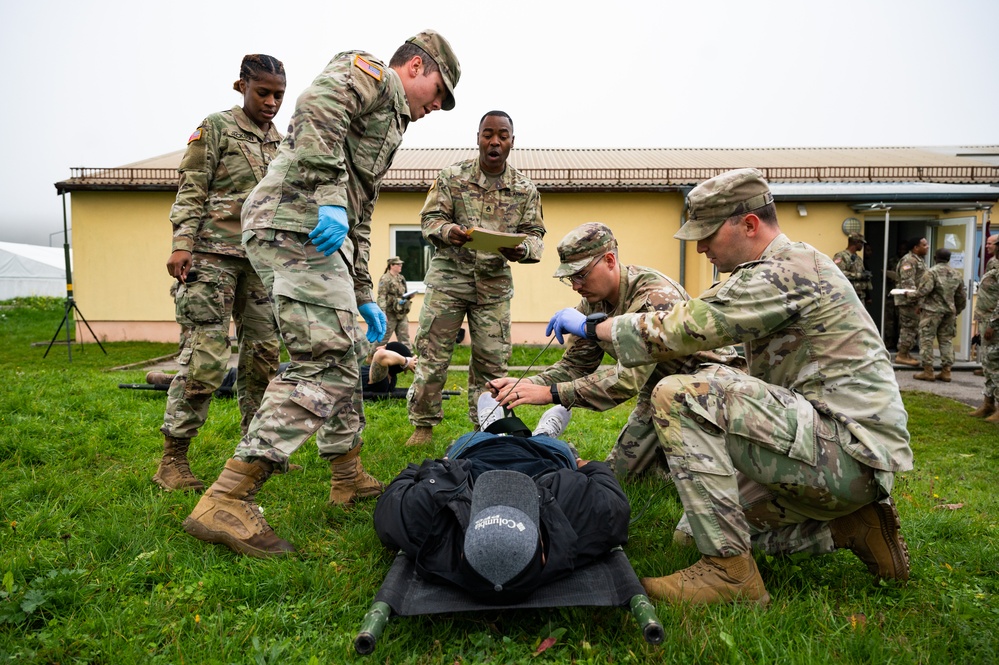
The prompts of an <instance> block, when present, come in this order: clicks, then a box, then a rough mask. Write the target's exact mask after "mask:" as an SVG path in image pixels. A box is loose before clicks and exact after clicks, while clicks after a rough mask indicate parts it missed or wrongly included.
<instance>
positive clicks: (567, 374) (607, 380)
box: [527, 266, 745, 411]
mask: <svg viewBox="0 0 999 665" xmlns="http://www.w3.org/2000/svg"><path fill="white" fill-rule="evenodd" d="M689 298H690V296H688V295H687V292H686V291H684V290H683V287H682V286H680V285H679V284H677V283H676V282H674V281H673V280H672V279H670V278H669V277H667V276H666V275H663V274H662V273H660V272H657V271H655V270H652V269H651V268H643V267H641V266H621V286H620V289H619V290H618V300H617V302H618V305H617V307H614V306H612V305H611V304H610V303H609V302H607V301H606V300H604V301H601V302H598V303H594V304H592V305H591V304H590V303H588V302H587V301H586V300H585V299H584V300H583V301H582V302H580V303H579V305H577V306H576V309H578V310H579V311H580V312H582V313H583V314H591V313H593V312H604V313H606V314H607V315H609V316H616V315H618V314H630V313H635V312H668V311H669V310H670V309H672V307H673V305H675V304H676V303H678V302H682V301H684V300H689ZM569 339H570V342H569V347H568V348H567V349H566V350H565V353H564V354H562V358H561V359H559V361H558V362H556V363H555V364H554V365H552V366H551V367H549V368H548V369H547V370H545V371H544V372H542V373H540V374H538V375H537V376H533V377H531V378H530V379H527V381H529V382H530V383H534V384H538V385H552V384H557V385H558V395H559V401H560V402H561V403H562V404H564V405H566V406H567V407H573V406H583V407H586V408H588V409H593V410H594V411H606V410H608V409H611V408H613V407H615V406H617V405H618V404H621V403H623V402H626V401H628V400H629V399H631V398H632V397H634V396H635V395H638V394H640V397H639V399H643V400H647V399H649V398H650V397H651V395H652V389H653V388H655V387H656V384H657V383H659V381H661V380H662V379H663V378H664V377H666V376H669V375H670V374H689V373H691V372H693V371H694V370H696V369H697V367H698V366H699V365H700V364H701V363H726V364H731V365H735V366H737V367H745V363H744V362H743V361H742V359H741V358H739V356H738V355H737V354H736V353H735V349H733V348H732V347H724V348H721V349H717V350H715V351H699V352H696V353H694V354H692V355H690V356H684V357H681V358H676V359H671V360H666V361H663V362H660V363H649V364H647V365H640V366H638V367H624V366H623V365H621V364H620V363H618V364H616V365H601V364H600V361H601V360H603V357H604V353H609V354H610V355H611V356H612V357H616V352H615V350H614V344H612V343H611V342H603V341H600V342H595V341H591V340H587V339H581V338H579V337H575V336H570V337H569Z"/></svg>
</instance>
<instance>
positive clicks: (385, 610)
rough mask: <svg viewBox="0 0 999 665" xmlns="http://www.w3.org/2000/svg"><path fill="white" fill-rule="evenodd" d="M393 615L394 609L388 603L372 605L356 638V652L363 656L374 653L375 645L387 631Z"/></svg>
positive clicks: (376, 602) (378, 602)
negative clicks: (384, 631)
mask: <svg viewBox="0 0 999 665" xmlns="http://www.w3.org/2000/svg"><path fill="white" fill-rule="evenodd" d="M391 615H392V608H391V607H389V606H388V603H383V602H381V601H375V602H374V603H372V604H371V609H369V610H368V613H367V614H365V615H364V620H363V621H361V630H360V631H358V633H357V637H355V638H354V651H356V652H357V653H359V654H361V655H362V656H367V655H368V654H369V653H371V652H372V651H374V650H375V643H376V642H378V638H379V637H381V634H382V631H383V630H385V624H386V623H388V620H389V617H390V616H391Z"/></svg>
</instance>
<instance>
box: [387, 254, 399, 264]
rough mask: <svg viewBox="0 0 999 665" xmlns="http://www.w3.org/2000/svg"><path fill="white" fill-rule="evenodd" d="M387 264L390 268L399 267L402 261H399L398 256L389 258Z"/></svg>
mask: <svg viewBox="0 0 999 665" xmlns="http://www.w3.org/2000/svg"><path fill="white" fill-rule="evenodd" d="M388 264H389V265H390V266H394V265H400V266H401V265H402V259H400V258H399V257H398V256H390V257H389V260H388Z"/></svg>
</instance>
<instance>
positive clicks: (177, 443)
mask: <svg viewBox="0 0 999 665" xmlns="http://www.w3.org/2000/svg"><path fill="white" fill-rule="evenodd" d="M233 88H234V89H235V90H236V91H237V92H239V93H242V95H243V106H242V107H239V106H234V107H232V108H231V109H230V110H228V111H223V112H221V113H213V114H211V115H210V116H208V117H207V118H205V119H204V120H202V121H201V124H200V125H199V126H198V128H197V129H196V130H195V132H194V133H193V134H192V135H191V137H190V138H189V139H188V141H187V152H186V153H184V159H183V161H181V164H180V169H179V170H180V183H179V185H178V188H177V199H176V201H175V202H174V204H173V208H172V210H171V211H170V221H171V222H172V224H173V251H172V253H171V254H170V259H169V260H168V261H167V272H169V273H170V276H171V277H174V278H175V279H176V280H177V281H176V282H175V284H176V285H178V288H177V290H176V292H175V295H174V302H175V305H176V310H177V323H179V324H180V327H181V349H180V355H179V356H178V357H177V364H178V365H180V371H179V372H178V373H177V374H176V376H175V377H174V379H173V381H172V382H171V383H170V389H169V390H168V391H167V404H166V414H165V416H164V418H163V426H162V427H161V428H160V431H161V432H163V435H164V444H163V459H162V460H160V465H159V468H158V469H157V470H156V474H155V475H154V476H153V481H154V482H155V483H156V484H157V485H159V486H160V487H162V488H163V489H165V490H167V491H170V490H193V491H196V492H200V491H201V490H203V489H204V485H203V484H202V482H201V481H200V480H198V478H197V477H195V475H194V474H193V473H191V468H190V465H189V464H188V461H187V450H188V448H189V446H190V444H191V439H192V438H194V437H195V436H196V435H197V433H198V430H199V429H201V427H202V426H203V425H204V424H205V420H206V419H207V418H208V406H209V404H210V403H211V399H212V393H213V392H215V390H216V389H218V388H219V386H221V385H222V380H223V378H224V377H225V373H226V370H227V369H228V362H229V356H230V354H231V344H230V343H229V322H230V321H235V323H236V339H237V342H238V345H239V347H238V348H239V362H238V365H237V379H236V394H237V397H238V399H239V410H240V414H241V416H242V417H241V419H240V423H239V424H240V430H241V431H242V432H243V433H244V434H245V433H246V430H247V428H248V427H249V425H250V419H251V418H253V414H254V413H256V412H257V409H258V408H259V407H260V402H261V400H262V399H263V396H264V391H265V390H266V389H267V384H268V383H269V382H270V380H271V379H272V378H274V375H275V374H276V373H277V369H278V361H279V354H280V351H281V343H280V341H279V339H278V328H277V323H276V322H275V321H274V310H273V307H272V304H271V299H270V296H269V295H268V292H267V289H266V288H265V287H264V284H263V282H262V281H261V280H260V277H259V276H258V275H257V273H256V271H255V270H254V269H253V266H252V265H251V264H250V261H249V260H248V259H247V258H246V250H245V249H244V248H243V241H242V238H241V233H242V231H241V230H240V210H241V209H242V207H243V202H244V201H245V200H246V197H247V195H248V194H249V193H250V190H252V189H253V188H254V187H255V186H256V185H257V183H258V182H260V179H261V178H263V177H264V174H265V173H266V172H267V165H268V164H269V163H270V161H271V159H273V157H274V155H275V153H276V152H277V148H278V143H279V142H280V141H281V134H279V133H278V131H277V129H275V128H274V123H273V120H274V117H275V116H276V115H277V112H278V111H279V110H280V108H281V102H282V101H283V100H284V91H285V75H284V65H282V64H281V62H280V61H279V60H276V59H274V58H273V57H271V56H269V55H261V54H255V55H247V56H245V57H244V58H243V62H242V64H241V65H240V69H239V80H238V81H236V82H235V83H234V84H233Z"/></svg>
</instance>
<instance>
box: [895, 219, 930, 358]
mask: <svg viewBox="0 0 999 665" xmlns="http://www.w3.org/2000/svg"><path fill="white" fill-rule="evenodd" d="M909 246H910V247H911V248H912V249H910V250H909V253H908V254H906V255H905V256H903V257H902V260H901V261H899V262H898V268H897V269H896V271H897V272H898V286H897V288H899V289H904V290H906V291H911V293H901V294H899V295H897V296H895V307H896V308H897V309H898V353H897V354H895V362H897V363H899V364H901V365H910V366H912V367H917V366H918V365H919V360H917V359H916V358H913V357H912V356H911V355H910V354H909V351H910V349H912V347H914V346H915V345H916V340H918V339H919V298H918V297H916V289H918V288H919V281H920V280H921V279H922V278H923V273H925V272H926V262H925V261H924V259H923V257H925V256H926V255H927V254H928V253H929V251H930V245H929V243H927V242H926V238H914V239H913V240H910V241H909Z"/></svg>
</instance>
